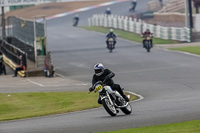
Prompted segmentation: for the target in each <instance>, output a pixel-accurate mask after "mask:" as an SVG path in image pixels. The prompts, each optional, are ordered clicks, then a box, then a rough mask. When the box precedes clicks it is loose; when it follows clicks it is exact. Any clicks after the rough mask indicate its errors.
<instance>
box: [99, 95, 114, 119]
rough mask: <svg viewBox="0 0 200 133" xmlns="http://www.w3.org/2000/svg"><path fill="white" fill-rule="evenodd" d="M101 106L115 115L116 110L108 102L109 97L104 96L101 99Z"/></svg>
mask: <svg viewBox="0 0 200 133" xmlns="http://www.w3.org/2000/svg"><path fill="white" fill-rule="evenodd" d="M102 104H103V107H104V108H105V110H106V111H107V112H108V114H110V115H111V116H116V115H117V110H116V108H115V106H114V105H113V104H112V103H110V101H109V99H107V98H105V99H103V100H102Z"/></svg>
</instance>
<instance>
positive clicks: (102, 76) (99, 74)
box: [89, 63, 129, 104]
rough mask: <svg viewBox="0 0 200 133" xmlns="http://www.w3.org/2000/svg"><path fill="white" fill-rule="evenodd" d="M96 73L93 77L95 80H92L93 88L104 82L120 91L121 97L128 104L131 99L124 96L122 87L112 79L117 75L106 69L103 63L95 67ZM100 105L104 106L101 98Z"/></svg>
mask: <svg viewBox="0 0 200 133" xmlns="http://www.w3.org/2000/svg"><path fill="white" fill-rule="evenodd" d="M94 72H95V74H94V75H93V79H92V86H93V85H94V84H95V83H96V82H98V81H102V82H103V84H106V85H109V86H110V87H111V88H112V89H113V90H116V91H118V92H119V93H120V94H121V96H122V97H123V98H124V99H125V100H126V101H127V102H128V101H129V98H128V97H127V96H126V95H125V94H124V92H123V91H122V89H121V87H120V85H119V84H115V83H114V82H113V80H112V78H113V77H114V76H115V73H114V72H112V71H111V70H109V69H105V68H104V66H103V64H101V63H97V64H96V65H95V66H94ZM93 89H94V88H93V87H91V88H90V89H89V90H90V91H91V90H93ZM98 103H99V104H102V102H101V99H100V97H99V99H98Z"/></svg>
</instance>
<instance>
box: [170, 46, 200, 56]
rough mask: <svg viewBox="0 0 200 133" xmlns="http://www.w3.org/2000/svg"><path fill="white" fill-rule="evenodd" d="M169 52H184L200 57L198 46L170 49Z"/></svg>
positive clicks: (199, 47)
mask: <svg viewBox="0 0 200 133" xmlns="http://www.w3.org/2000/svg"><path fill="white" fill-rule="evenodd" d="M170 50H177V51H184V52H189V53H193V54H198V55H200V46H191V47H180V48H170Z"/></svg>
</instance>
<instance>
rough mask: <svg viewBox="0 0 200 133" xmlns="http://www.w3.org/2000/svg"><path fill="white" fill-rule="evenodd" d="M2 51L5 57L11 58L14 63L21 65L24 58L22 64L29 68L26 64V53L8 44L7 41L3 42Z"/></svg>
mask: <svg viewBox="0 0 200 133" xmlns="http://www.w3.org/2000/svg"><path fill="white" fill-rule="evenodd" d="M1 51H2V52H3V53H4V55H5V56H6V57H7V58H9V59H10V60H11V61H12V62H13V63H15V64H18V65H20V56H22V63H23V66H25V67H27V63H26V59H27V57H26V53H25V52H24V51H22V50H21V49H19V48H17V47H15V46H13V45H12V44H10V43H8V42H7V41H5V40H3V41H1Z"/></svg>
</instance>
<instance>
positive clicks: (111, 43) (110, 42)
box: [107, 37, 115, 53]
mask: <svg viewBox="0 0 200 133" xmlns="http://www.w3.org/2000/svg"><path fill="white" fill-rule="evenodd" d="M114 41H115V39H114V38H113V37H110V38H108V44H107V45H108V49H109V52H110V53H112V51H113V49H114V48H115V46H114Z"/></svg>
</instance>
